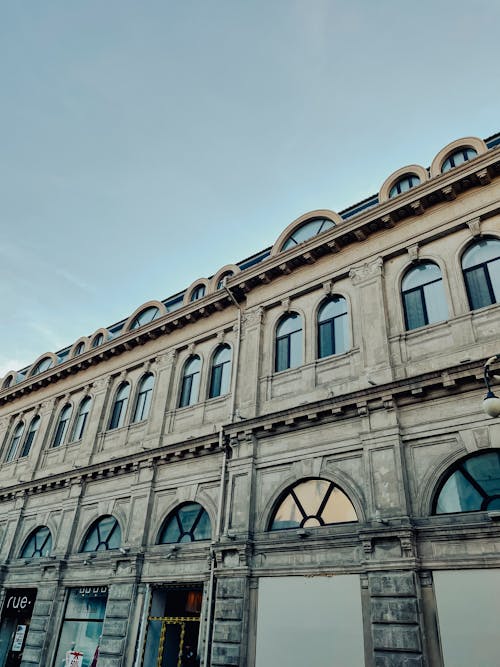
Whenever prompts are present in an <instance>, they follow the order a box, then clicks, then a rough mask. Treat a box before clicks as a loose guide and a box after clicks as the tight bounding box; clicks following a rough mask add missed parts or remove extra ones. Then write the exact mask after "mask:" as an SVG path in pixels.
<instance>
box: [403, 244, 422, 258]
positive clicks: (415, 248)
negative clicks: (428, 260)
mask: <svg viewBox="0 0 500 667" xmlns="http://www.w3.org/2000/svg"><path fill="white" fill-rule="evenodd" d="M419 251H420V247H419V245H418V243H414V244H413V245H409V246H407V248H406V252H407V253H408V256H409V258H410V261H411V262H418V253H419Z"/></svg>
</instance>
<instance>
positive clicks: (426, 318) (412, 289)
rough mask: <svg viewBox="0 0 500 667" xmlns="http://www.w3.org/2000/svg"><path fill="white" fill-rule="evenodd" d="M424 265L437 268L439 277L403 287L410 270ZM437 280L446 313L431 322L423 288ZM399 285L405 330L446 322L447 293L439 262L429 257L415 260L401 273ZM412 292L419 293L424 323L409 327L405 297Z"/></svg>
mask: <svg viewBox="0 0 500 667" xmlns="http://www.w3.org/2000/svg"><path fill="white" fill-rule="evenodd" d="M426 266H433V267H435V268H437V269H438V270H439V273H440V277H439V278H434V279H432V280H428V281H427V282H425V283H421V284H420V285H417V286H416V287H410V288H409V289H404V288H403V284H404V281H405V280H406V279H407V278H408V276H409V275H410V274H411V273H412V272H414V271H415V270H417V269H418V268H419V267H426ZM439 282H440V283H441V284H442V288H443V297H444V302H445V304H446V309H447V313H446V317H444V318H442V319H437V320H433V321H432V322H430V321H429V312H428V310H429V309H428V304H427V297H426V293H425V288H426V287H428V286H429V285H435V284H437V283H439ZM400 285H401V287H400V298H401V303H402V307H403V317H404V325H405V331H415V330H416V329H420V328H422V327H427V326H430V325H432V324H439V323H440V322H446V320H447V319H448V318H449V316H450V308H449V300H448V298H447V294H446V290H445V283H444V278H443V271H442V269H441V267H440V266H439V264H438V263H437V262H435V261H434V260H431V259H423V260H421V261H418V262H415V263H414V264H413V265H411V266H409V267H407V268H406V269H405V271H404V272H403V275H402V277H401V283H400ZM414 293H418V294H419V295H420V298H419V304H420V306H421V309H422V314H423V319H424V323H423V324H419V325H417V326H412V327H410V322H409V314H408V308H407V305H406V304H407V302H406V298H405V297H406V295H408V294H414Z"/></svg>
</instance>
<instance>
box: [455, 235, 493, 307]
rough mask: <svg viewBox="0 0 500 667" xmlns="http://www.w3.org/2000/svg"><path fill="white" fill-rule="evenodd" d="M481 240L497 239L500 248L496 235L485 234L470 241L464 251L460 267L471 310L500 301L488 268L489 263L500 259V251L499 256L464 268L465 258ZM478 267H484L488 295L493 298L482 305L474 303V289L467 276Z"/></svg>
mask: <svg viewBox="0 0 500 667" xmlns="http://www.w3.org/2000/svg"><path fill="white" fill-rule="evenodd" d="M481 241H495V242H496V243H497V244H498V246H499V249H500V239H498V238H497V237H496V236H485V237H484V238H482V239H479V240H475V241H474V242H473V243H469V244H468V245H467V247H466V248H465V250H464V251H463V252H462V256H461V258H460V268H461V270H462V277H463V281H464V285H465V291H466V294H467V301H468V304H469V310H470V311H475V310H479V309H480V308H487V307H488V306H493V305H495V304H496V303H500V301H498V300H497V299H496V295H495V288H494V286H493V282H492V280H491V276H490V270H489V268H488V264H490V263H492V262H496V261H498V260H499V259H500V253H499V254H498V256H497V257H493V258H492V259H488V260H486V261H485V262H480V263H479V264H474V265H473V266H469V267H467V268H464V258H465V257H466V255H467V254H468V253H469V251H470V250H472V249H473V248H474V247H476V246H478V245H479V244H480V243H481ZM478 269H482V271H483V276H484V281H485V286H486V288H487V290H488V296H489V298H490V300H491V303H487V304H483V305H480V306H474V305H473V303H472V291H471V287H470V285H469V280H468V279H467V276H468V274H469V273H472V271H477V270H478ZM498 291H499V292H500V285H499V286H498Z"/></svg>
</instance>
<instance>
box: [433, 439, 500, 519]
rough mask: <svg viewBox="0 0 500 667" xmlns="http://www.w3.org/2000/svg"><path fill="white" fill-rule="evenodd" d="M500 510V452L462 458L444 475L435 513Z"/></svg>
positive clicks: (436, 499)
mask: <svg viewBox="0 0 500 667" xmlns="http://www.w3.org/2000/svg"><path fill="white" fill-rule="evenodd" d="M480 510H500V452H499V451H492V452H485V453H481V454H475V455H473V456H470V457H468V458H465V459H461V460H460V461H458V463H456V464H455V465H454V466H453V467H452V468H450V469H449V470H448V471H447V473H446V474H445V476H444V479H443V480H442V482H441V484H440V485H439V487H438V490H437V493H436V497H435V500H434V507H433V513H434V514H452V513H455V512H478V511H480Z"/></svg>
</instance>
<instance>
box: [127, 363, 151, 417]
mask: <svg viewBox="0 0 500 667" xmlns="http://www.w3.org/2000/svg"><path fill="white" fill-rule="evenodd" d="M153 385H154V376H153V374H152V373H147V374H146V375H143V377H142V379H141V381H140V382H139V388H138V390H137V398H136V399H135V407H134V414H133V416H132V421H133V422H140V421H143V420H144V419H147V418H148V415H149V408H150V406H151V397H152V396H153Z"/></svg>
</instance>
